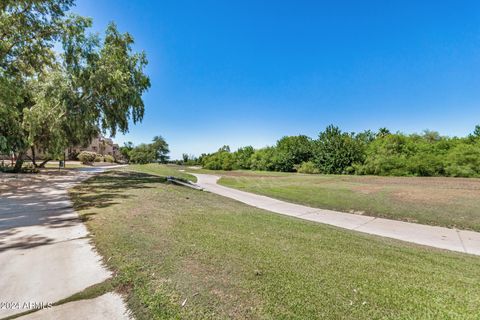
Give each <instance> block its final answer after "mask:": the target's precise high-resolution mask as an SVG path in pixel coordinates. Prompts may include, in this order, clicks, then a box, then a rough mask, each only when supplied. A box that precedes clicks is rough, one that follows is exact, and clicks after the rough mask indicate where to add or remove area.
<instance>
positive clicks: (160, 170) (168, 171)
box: [122, 163, 197, 182]
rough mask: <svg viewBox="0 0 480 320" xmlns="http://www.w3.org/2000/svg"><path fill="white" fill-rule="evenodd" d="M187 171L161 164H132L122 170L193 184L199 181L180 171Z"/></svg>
mask: <svg viewBox="0 0 480 320" xmlns="http://www.w3.org/2000/svg"><path fill="white" fill-rule="evenodd" d="M183 169H185V168H184V167H182V166H177V165H174V164H168V165H167V164H159V163H149V164H130V165H129V166H128V167H125V168H122V170H124V171H135V172H143V173H147V174H152V175H158V176H164V177H168V176H171V177H176V178H182V179H185V180H190V181H193V182H196V181H197V178H196V177H195V176H192V175H191V174H188V173H187V172H182V171H179V170H183Z"/></svg>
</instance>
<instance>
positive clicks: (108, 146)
mask: <svg viewBox="0 0 480 320" xmlns="http://www.w3.org/2000/svg"><path fill="white" fill-rule="evenodd" d="M82 151H90V152H95V153H98V154H101V155H104V156H105V155H110V156H112V157H114V158H115V159H118V158H120V156H121V155H120V150H119V146H118V144H116V143H114V142H113V140H112V139H110V138H105V137H103V136H98V137H96V138H94V139H92V141H91V142H90V144H89V145H88V146H86V147H82V146H74V147H69V148H67V149H65V156H66V157H67V158H68V159H69V160H76V159H71V158H72V157H73V156H74V155H77V154H78V153H80V152H82ZM27 155H28V157H31V156H32V152H31V150H29V151H28V152H27ZM44 157H45V154H44V152H43V150H40V149H35V158H36V159H43V158H44Z"/></svg>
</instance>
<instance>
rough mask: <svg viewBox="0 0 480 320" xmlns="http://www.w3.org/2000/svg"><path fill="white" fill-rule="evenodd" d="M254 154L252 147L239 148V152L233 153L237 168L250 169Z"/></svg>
mask: <svg viewBox="0 0 480 320" xmlns="http://www.w3.org/2000/svg"><path fill="white" fill-rule="evenodd" d="M254 152H255V150H254V149H253V147H252V146H246V147H243V148H238V150H237V151H235V152H234V153H233V157H234V158H235V168H236V169H250V167H251V158H252V155H253V153H254Z"/></svg>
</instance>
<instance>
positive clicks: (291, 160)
mask: <svg viewBox="0 0 480 320" xmlns="http://www.w3.org/2000/svg"><path fill="white" fill-rule="evenodd" d="M199 163H200V164H201V165H202V166H203V167H204V168H206V169H212V170H232V169H253V170H269V171H285V172H291V171H298V172H304V173H329V174H330V173H335V174H372V175H395V176H453V177H478V176H480V126H477V127H476V128H475V131H474V133H473V134H471V135H469V136H468V137H463V138H458V137H445V136H440V135H439V134H438V133H437V132H435V131H425V132H423V133H422V134H408V135H407V134H403V133H390V132H389V131H388V130H387V129H380V130H379V131H378V132H376V133H374V132H372V131H364V132H361V133H348V132H342V131H341V130H340V129H339V128H338V127H334V126H329V127H327V128H326V129H325V130H324V131H322V132H320V134H319V136H318V138H317V139H315V140H313V139H311V138H309V137H307V136H303V135H300V136H288V137H283V138H282V139H280V140H279V141H278V142H277V144H276V145H275V146H272V147H266V148H262V149H257V150H254V149H253V148H252V147H250V146H249V147H244V148H240V149H238V150H237V151H235V152H230V148H229V147H228V146H224V147H222V148H221V149H219V150H218V151H217V152H215V153H212V154H203V155H202V156H200V158H199Z"/></svg>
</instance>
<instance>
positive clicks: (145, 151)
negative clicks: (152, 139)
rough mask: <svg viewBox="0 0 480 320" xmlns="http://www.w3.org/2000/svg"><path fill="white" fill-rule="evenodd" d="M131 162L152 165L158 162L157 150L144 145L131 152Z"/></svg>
mask: <svg viewBox="0 0 480 320" xmlns="http://www.w3.org/2000/svg"><path fill="white" fill-rule="evenodd" d="M129 156H130V162H131V163H138V164H147V163H152V162H155V161H156V160H157V155H156V153H155V149H154V148H152V146H151V145H149V144H146V143H142V144H140V145H138V146H136V147H135V148H133V149H132V150H131V151H130V152H129Z"/></svg>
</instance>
